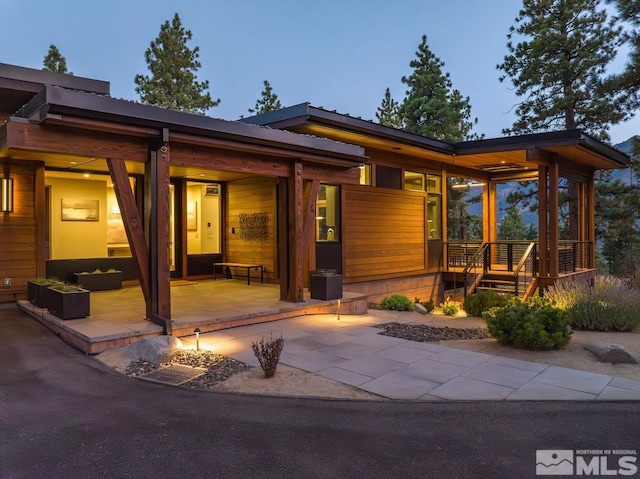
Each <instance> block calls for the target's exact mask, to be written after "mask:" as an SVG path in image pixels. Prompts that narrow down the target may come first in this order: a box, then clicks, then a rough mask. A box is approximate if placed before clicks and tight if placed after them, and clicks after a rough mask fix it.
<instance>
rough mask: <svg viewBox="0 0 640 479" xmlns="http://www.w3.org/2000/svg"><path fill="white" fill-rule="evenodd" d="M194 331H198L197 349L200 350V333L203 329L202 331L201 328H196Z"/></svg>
mask: <svg viewBox="0 0 640 479" xmlns="http://www.w3.org/2000/svg"><path fill="white" fill-rule="evenodd" d="M193 332H194V333H196V351H200V333H201V332H202V331H200V328H196V329H194V330H193Z"/></svg>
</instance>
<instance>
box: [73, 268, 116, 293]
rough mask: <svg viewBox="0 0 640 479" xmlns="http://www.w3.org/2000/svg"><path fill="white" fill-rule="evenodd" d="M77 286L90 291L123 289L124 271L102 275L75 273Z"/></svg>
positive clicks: (106, 272)
mask: <svg viewBox="0 0 640 479" xmlns="http://www.w3.org/2000/svg"><path fill="white" fill-rule="evenodd" d="M73 276H74V277H75V281H76V284H79V285H81V286H82V288H83V289H88V290H89V291H106V290H109V289H121V288H122V271H103V272H100V273H73Z"/></svg>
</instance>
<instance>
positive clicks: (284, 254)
mask: <svg viewBox="0 0 640 479" xmlns="http://www.w3.org/2000/svg"><path fill="white" fill-rule="evenodd" d="M290 181H291V180H290V179H288V178H279V179H278V274H279V279H280V299H281V300H282V301H286V300H287V298H288V293H289V280H290V278H289V237H288V235H289V182H290Z"/></svg>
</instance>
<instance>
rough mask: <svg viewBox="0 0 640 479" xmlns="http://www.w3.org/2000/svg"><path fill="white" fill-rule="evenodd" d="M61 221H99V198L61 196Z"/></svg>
mask: <svg viewBox="0 0 640 479" xmlns="http://www.w3.org/2000/svg"><path fill="white" fill-rule="evenodd" d="M61 206H62V209H61V220H62V221H99V220H100V200H84V199H77V198H62V205H61Z"/></svg>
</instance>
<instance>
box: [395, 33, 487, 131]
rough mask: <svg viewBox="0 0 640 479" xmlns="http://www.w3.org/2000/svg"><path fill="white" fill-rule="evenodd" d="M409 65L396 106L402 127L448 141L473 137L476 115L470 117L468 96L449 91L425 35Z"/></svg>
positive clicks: (448, 84) (449, 88)
mask: <svg viewBox="0 0 640 479" xmlns="http://www.w3.org/2000/svg"><path fill="white" fill-rule="evenodd" d="M409 66H410V67H411V68H413V72H412V73H411V75H409V76H403V77H402V83H404V84H405V85H407V86H408V90H407V92H406V96H405V98H404V101H403V102H402V105H401V106H400V116H401V118H402V123H403V125H404V129H405V130H407V131H410V132H412V133H417V134H419V135H423V136H428V137H431V138H436V139H438V140H444V141H452V142H455V141H461V140H465V139H473V138H476V137H477V136H476V135H473V134H472V130H473V127H474V125H475V124H476V123H477V118H474V119H472V118H471V106H470V103H469V97H466V98H464V97H463V96H462V94H461V93H460V92H459V91H458V90H453V86H452V82H451V78H450V76H449V74H448V73H443V71H442V67H444V62H443V61H442V60H440V59H439V58H438V57H436V56H435V55H434V54H433V53H432V52H431V50H429V46H428V45H427V36H426V35H423V36H422V42H421V43H420V45H419V46H418V51H416V58H415V59H414V60H412V61H411V63H409Z"/></svg>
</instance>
